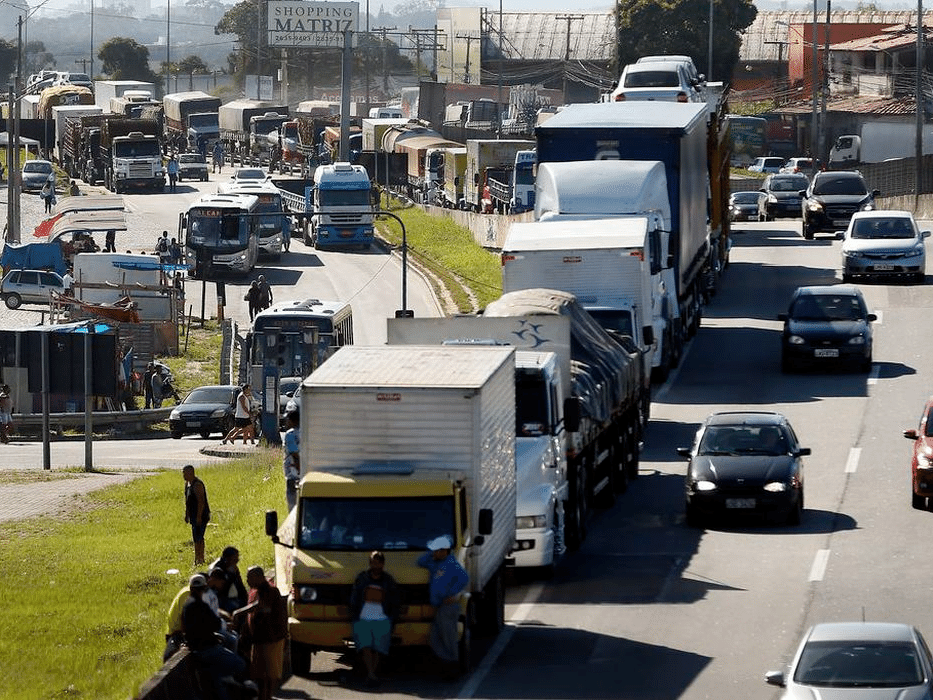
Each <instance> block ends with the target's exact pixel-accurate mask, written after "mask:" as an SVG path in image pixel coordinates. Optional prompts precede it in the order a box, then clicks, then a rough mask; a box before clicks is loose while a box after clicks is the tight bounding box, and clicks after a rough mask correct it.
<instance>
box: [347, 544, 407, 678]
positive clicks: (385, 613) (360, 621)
mask: <svg viewBox="0 0 933 700" xmlns="http://www.w3.org/2000/svg"><path fill="white" fill-rule="evenodd" d="M385 563H386V558H385V555H384V554H383V553H382V552H378V551H376V552H373V553H372V554H370V555H369V568H368V569H367V570H366V571H363V572H362V573H360V574H359V575H358V576H357V577H356V581H355V582H354V583H353V590H352V591H351V593H350V619H351V620H353V640H354V642H355V643H356V648H357V650H358V651H359V652H360V658H361V659H362V660H363V667H364V668H365V669H366V684H367V685H369V686H376V685H378V684H379V677H378V676H377V675H376V670H377V669H378V668H379V660H380V658H381V657H383V656H388V654H389V647H390V646H391V644H392V625H394V624H395V621H396V619H397V618H398V604H399V600H398V586H397V585H396V583H395V579H394V578H392V577H391V576H390V575H389V574H387V573H386V572H385V571H384V570H383V569H384V568H385Z"/></svg>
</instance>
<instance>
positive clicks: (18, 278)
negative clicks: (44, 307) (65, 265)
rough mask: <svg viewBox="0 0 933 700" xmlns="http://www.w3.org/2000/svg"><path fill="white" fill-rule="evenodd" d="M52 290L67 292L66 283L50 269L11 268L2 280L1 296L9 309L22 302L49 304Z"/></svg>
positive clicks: (16, 307) (17, 306)
mask: <svg viewBox="0 0 933 700" xmlns="http://www.w3.org/2000/svg"><path fill="white" fill-rule="evenodd" d="M52 292H57V293H58V294H64V293H65V283H64V281H63V280H62V278H61V277H59V276H58V274H57V273H55V272H49V271H48V270H10V271H9V272H8V273H6V275H4V276H3V280H2V281H0V296H2V297H3V301H4V303H5V304H6V306H7V308H8V309H18V308H19V307H20V306H21V305H22V304H24V303H26V304H48V303H49V300H50V299H51V296H52Z"/></svg>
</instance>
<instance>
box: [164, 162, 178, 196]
mask: <svg viewBox="0 0 933 700" xmlns="http://www.w3.org/2000/svg"><path fill="white" fill-rule="evenodd" d="M165 172H166V173H167V174H168V191H169V192H174V191H175V183H176V182H178V161H177V160H175V154H174V153H173V154H172V155H170V156H169V157H168V165H166V166H165Z"/></svg>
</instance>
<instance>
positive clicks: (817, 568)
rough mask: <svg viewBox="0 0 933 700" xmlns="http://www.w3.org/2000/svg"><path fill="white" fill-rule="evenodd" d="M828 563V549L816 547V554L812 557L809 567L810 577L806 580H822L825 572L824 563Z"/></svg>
mask: <svg viewBox="0 0 933 700" xmlns="http://www.w3.org/2000/svg"><path fill="white" fill-rule="evenodd" d="M828 563H829V550H828V549H818V550H817V552H816V556H815V557H813V566H811V567H810V577H809V578H808V579H807V580H808V581H822V580H823V576H824V575H825V574H826V565H827V564H828Z"/></svg>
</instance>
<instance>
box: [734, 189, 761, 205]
mask: <svg viewBox="0 0 933 700" xmlns="http://www.w3.org/2000/svg"><path fill="white" fill-rule="evenodd" d="M732 201H733V202H735V203H736V204H758V193H757V192H736V193H735V194H734V195H732Z"/></svg>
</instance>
